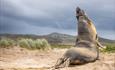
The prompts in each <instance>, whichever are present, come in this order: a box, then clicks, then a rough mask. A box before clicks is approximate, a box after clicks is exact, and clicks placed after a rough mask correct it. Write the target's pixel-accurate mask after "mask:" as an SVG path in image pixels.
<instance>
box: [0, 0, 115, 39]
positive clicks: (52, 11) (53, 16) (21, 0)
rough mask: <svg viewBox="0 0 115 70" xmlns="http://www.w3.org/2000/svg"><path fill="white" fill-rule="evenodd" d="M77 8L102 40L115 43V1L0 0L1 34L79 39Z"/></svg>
mask: <svg viewBox="0 0 115 70" xmlns="http://www.w3.org/2000/svg"><path fill="white" fill-rule="evenodd" d="M77 6H79V7H80V8H82V9H84V10H85V11H86V13H87V14H88V16H89V17H90V18H91V19H92V20H93V22H94V24H95V26H96V28H97V32H98V35H99V36H101V37H103V38H107V39H113V40H115V0H106V1H105V0H0V33H11V34H37V35H43V34H49V33H52V32H59V33H65V34H70V35H77V20H76V18H75V9H76V7H77Z"/></svg>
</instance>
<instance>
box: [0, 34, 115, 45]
mask: <svg viewBox="0 0 115 70" xmlns="http://www.w3.org/2000/svg"><path fill="white" fill-rule="evenodd" d="M1 38H11V39H13V40H17V39H21V38H31V39H41V38H45V39H47V40H48V42H49V43H50V44H63V45H74V44H75V40H76V36H72V35H67V34H61V33H51V34H48V35H22V34H0V39H1ZM99 41H100V42H102V43H115V40H109V39H104V38H99Z"/></svg>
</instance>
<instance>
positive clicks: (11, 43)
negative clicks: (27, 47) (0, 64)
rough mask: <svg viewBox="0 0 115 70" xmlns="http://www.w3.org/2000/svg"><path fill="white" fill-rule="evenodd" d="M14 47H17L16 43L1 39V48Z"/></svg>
mask: <svg viewBox="0 0 115 70" xmlns="http://www.w3.org/2000/svg"><path fill="white" fill-rule="evenodd" d="M14 45H15V42H14V41H13V40H11V39H1V40H0V47H3V48H8V47H12V46H14Z"/></svg>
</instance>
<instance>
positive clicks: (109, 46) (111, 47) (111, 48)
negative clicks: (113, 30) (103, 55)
mask: <svg viewBox="0 0 115 70" xmlns="http://www.w3.org/2000/svg"><path fill="white" fill-rule="evenodd" d="M105 45H106V48H105V49H103V50H101V51H102V52H109V53H115V44H110V43H106V44H105Z"/></svg>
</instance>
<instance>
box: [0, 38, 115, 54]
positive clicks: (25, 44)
mask: <svg viewBox="0 0 115 70" xmlns="http://www.w3.org/2000/svg"><path fill="white" fill-rule="evenodd" d="M13 46H20V47H22V48H27V49H31V50H34V49H38V50H48V49H51V48H52V49H53V48H60V49H62V48H70V47H72V45H63V44H51V45H50V44H49V43H48V41H47V40H46V39H29V38H22V39H17V40H13V39H10V38H1V39H0V47H1V48H10V47H13ZM105 46H106V48H105V49H103V50H101V52H110V53H111V52H112V53H113V52H114V53H115V43H105Z"/></svg>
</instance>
